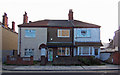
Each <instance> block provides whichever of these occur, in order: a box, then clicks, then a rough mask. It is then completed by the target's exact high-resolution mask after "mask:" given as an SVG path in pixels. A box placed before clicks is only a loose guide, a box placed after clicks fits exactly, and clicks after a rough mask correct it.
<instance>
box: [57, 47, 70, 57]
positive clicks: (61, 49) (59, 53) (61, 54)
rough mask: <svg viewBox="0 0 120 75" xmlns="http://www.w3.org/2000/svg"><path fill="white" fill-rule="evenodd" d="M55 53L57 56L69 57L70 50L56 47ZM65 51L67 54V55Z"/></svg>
mask: <svg viewBox="0 0 120 75" xmlns="http://www.w3.org/2000/svg"><path fill="white" fill-rule="evenodd" d="M63 48H65V50H64V54H63ZM68 49H69V51H68ZM57 51H58V52H57V54H58V55H59V56H70V48H69V47H58V49H57ZM59 51H61V52H59ZM67 51H68V52H69V53H68V54H67Z"/></svg>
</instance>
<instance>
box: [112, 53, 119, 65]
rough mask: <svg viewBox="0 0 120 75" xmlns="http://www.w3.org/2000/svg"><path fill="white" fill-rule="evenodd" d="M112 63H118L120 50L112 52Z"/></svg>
mask: <svg viewBox="0 0 120 75" xmlns="http://www.w3.org/2000/svg"><path fill="white" fill-rule="evenodd" d="M113 64H119V65H120V52H115V53H114V54H113Z"/></svg>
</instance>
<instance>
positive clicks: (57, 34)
mask: <svg viewBox="0 0 120 75" xmlns="http://www.w3.org/2000/svg"><path fill="white" fill-rule="evenodd" d="M62 30H69V36H59V31H62ZM57 36H58V37H70V29H58V30H57Z"/></svg>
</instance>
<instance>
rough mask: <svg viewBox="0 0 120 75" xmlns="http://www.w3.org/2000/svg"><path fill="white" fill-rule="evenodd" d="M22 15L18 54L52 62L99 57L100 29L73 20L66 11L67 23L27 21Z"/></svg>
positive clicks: (26, 17) (63, 21)
mask: <svg viewBox="0 0 120 75" xmlns="http://www.w3.org/2000/svg"><path fill="white" fill-rule="evenodd" d="M27 21H28V16H27V13H26V12H25V14H24V19H23V24H20V25H18V27H19V34H18V37H19V38H18V39H19V41H18V54H19V55H20V56H21V57H30V56H33V58H34V60H36V61H42V60H43V58H42V57H44V58H45V59H47V61H54V60H55V59H59V58H65V57H68V58H72V57H76V56H88V57H89V56H95V57H96V58H99V57H100V46H102V44H101V40H100V26H98V25H95V24H90V23H86V22H82V21H79V20H74V19H73V11H72V9H70V10H69V13H68V20H40V21H35V22H31V21H30V22H29V23H28V22H27Z"/></svg>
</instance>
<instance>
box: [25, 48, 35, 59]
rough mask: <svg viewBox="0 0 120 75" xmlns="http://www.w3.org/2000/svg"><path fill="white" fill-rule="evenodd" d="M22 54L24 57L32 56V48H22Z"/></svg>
mask: <svg viewBox="0 0 120 75" xmlns="http://www.w3.org/2000/svg"><path fill="white" fill-rule="evenodd" d="M24 56H25V57H31V56H34V49H33V48H32V49H27V48H25V49H24Z"/></svg>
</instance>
